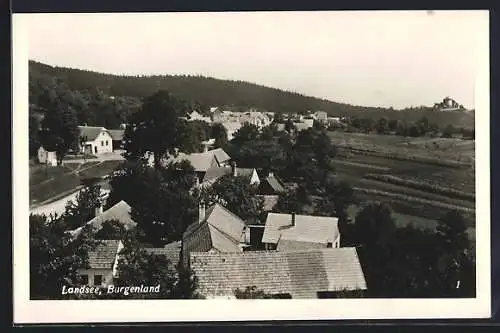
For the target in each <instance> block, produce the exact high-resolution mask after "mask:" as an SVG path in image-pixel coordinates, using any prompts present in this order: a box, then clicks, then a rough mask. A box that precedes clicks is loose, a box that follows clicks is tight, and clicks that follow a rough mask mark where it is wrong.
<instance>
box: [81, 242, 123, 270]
mask: <svg viewBox="0 0 500 333" xmlns="http://www.w3.org/2000/svg"><path fill="white" fill-rule="evenodd" d="M119 245H120V241H119V240H103V241H101V243H100V244H99V245H97V247H96V248H95V249H93V250H91V251H89V265H90V268H93V269H96V268H108V269H113V266H114V264H115V261H116V257H117V255H118V248H119Z"/></svg>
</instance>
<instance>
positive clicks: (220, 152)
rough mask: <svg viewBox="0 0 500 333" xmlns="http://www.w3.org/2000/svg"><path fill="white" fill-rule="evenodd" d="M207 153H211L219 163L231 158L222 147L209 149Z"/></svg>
mask: <svg viewBox="0 0 500 333" xmlns="http://www.w3.org/2000/svg"><path fill="white" fill-rule="evenodd" d="M208 153H209V154H213V155H214V156H215V158H216V159H217V162H218V163H219V164H222V163H225V162H227V161H229V160H230V159H231V157H229V155H228V154H227V153H226V152H225V151H224V149H222V148H216V149H212V150H209V151H208Z"/></svg>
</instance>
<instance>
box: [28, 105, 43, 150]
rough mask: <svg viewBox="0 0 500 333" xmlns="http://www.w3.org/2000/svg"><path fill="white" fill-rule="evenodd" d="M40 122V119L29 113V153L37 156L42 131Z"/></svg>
mask: <svg viewBox="0 0 500 333" xmlns="http://www.w3.org/2000/svg"><path fill="white" fill-rule="evenodd" d="M39 125H40V122H39V121H38V119H37V118H36V117H35V116H33V115H31V114H30V115H29V133H28V135H29V154H30V157H32V156H36V154H37V151H38V148H40V133H39Z"/></svg>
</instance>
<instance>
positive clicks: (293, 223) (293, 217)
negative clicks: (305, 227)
mask: <svg viewBox="0 0 500 333" xmlns="http://www.w3.org/2000/svg"><path fill="white" fill-rule="evenodd" d="M292 227H295V212H294V213H292Z"/></svg>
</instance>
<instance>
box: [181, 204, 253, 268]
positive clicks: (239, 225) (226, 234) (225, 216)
mask: <svg viewBox="0 0 500 333" xmlns="http://www.w3.org/2000/svg"><path fill="white" fill-rule="evenodd" d="M245 227H246V225H245V222H243V220H242V219H240V218H239V217H238V216H236V215H234V214H233V213H231V212H230V211H228V210H227V209H226V208H224V207H223V206H222V205H219V204H214V205H212V206H211V207H209V208H208V209H207V210H206V211H205V221H203V222H201V223H200V222H198V221H197V222H195V223H192V224H191V225H189V226H188V227H187V228H186V231H185V232H184V234H183V235H182V242H183V249H182V251H183V258H184V260H185V261H187V260H188V259H189V253H190V252H193V251H195V252H207V251H209V250H211V249H215V250H217V251H221V252H238V251H240V248H239V242H240V239H241V235H242V234H243V232H244V230H245Z"/></svg>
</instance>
